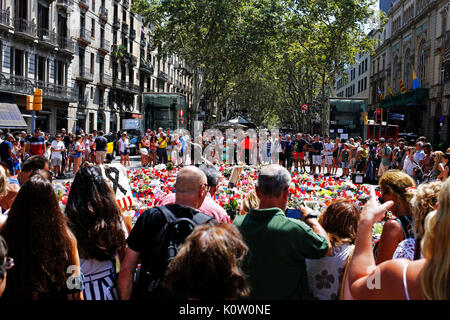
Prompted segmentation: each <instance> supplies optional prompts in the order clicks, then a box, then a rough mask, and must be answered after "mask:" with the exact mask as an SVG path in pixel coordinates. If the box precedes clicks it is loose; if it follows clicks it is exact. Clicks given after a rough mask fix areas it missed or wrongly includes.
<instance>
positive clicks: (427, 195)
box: [393, 180, 442, 260]
mask: <svg viewBox="0 0 450 320" xmlns="http://www.w3.org/2000/svg"><path fill="white" fill-rule="evenodd" d="M441 185H442V182H441V181H439V180H437V181H433V182H429V183H426V184H422V185H420V186H419V187H418V188H417V191H416V194H415V196H414V198H413V199H412V206H413V211H412V213H413V218H414V238H409V239H405V240H403V241H402V242H400V244H399V245H398V247H397V249H396V250H395V253H394V256H393V259H400V258H405V259H408V260H418V259H420V258H421V250H420V242H421V240H422V238H423V236H424V233H425V230H424V222H425V217H426V216H427V215H428V214H429V213H430V212H431V211H433V210H434V209H435V206H436V204H437V200H438V196H439V191H440V190H441ZM422 258H423V256H422Z"/></svg>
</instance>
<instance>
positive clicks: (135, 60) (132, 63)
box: [130, 55, 137, 67]
mask: <svg viewBox="0 0 450 320" xmlns="http://www.w3.org/2000/svg"><path fill="white" fill-rule="evenodd" d="M130 65H131V66H133V67H134V66H136V65H137V58H136V57H135V56H132V55H130Z"/></svg>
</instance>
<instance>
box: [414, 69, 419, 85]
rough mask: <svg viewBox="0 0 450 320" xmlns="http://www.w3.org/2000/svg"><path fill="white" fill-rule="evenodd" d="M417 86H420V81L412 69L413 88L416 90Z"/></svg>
mask: <svg viewBox="0 0 450 320" xmlns="http://www.w3.org/2000/svg"><path fill="white" fill-rule="evenodd" d="M417 88H420V82H419V79H417V77H416V73H415V72H414V70H413V89H414V90H416V89H417Z"/></svg>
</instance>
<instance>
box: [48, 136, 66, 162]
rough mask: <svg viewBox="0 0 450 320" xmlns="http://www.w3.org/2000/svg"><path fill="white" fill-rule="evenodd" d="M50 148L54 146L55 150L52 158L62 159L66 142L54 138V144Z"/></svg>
mask: <svg viewBox="0 0 450 320" xmlns="http://www.w3.org/2000/svg"><path fill="white" fill-rule="evenodd" d="M50 148H53V149H54V150H55V151H54V152H52V158H53V159H62V152H61V151H62V150H63V149H64V148H65V145H64V142H63V141H56V140H53V142H52V145H51V146H50ZM57 150H61V151H57Z"/></svg>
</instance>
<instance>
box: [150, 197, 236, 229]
mask: <svg viewBox="0 0 450 320" xmlns="http://www.w3.org/2000/svg"><path fill="white" fill-rule="evenodd" d="M174 203H175V193H170V194H168V195H167V196H165V197H163V198H161V199H159V200H158V201H157V202H156V203H155V206H167V205H169V204H174ZM198 210H199V211H201V212H203V213H206V214H207V215H208V216H211V217H213V218H215V219H216V220H217V222H228V223H232V221H231V219H230V217H229V216H228V214H227V212H226V211H225V209H224V208H222V207H221V206H220V205H219V204H218V203H217V202H215V201H214V200H213V198H211V195H210V193H209V192H208V193H207V194H206V197H205V200H204V201H203V203H202V205H201V207H200V208H199V209H198Z"/></svg>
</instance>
